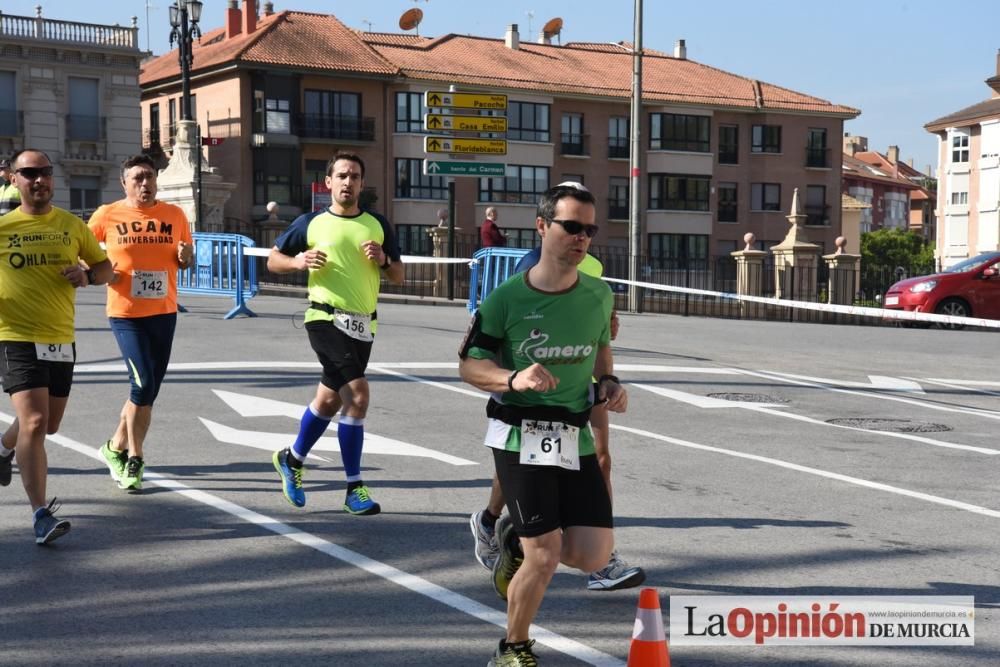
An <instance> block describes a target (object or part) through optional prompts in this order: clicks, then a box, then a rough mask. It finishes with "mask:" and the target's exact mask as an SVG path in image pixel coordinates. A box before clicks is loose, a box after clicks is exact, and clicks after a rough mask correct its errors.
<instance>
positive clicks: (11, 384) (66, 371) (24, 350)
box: [0, 341, 76, 398]
mask: <svg viewBox="0 0 1000 667" xmlns="http://www.w3.org/2000/svg"><path fill="white" fill-rule="evenodd" d="M73 358H74V359H76V343H73ZM73 366H74V363H73V362H72V361H43V360H40V359H39V358H38V354H37V353H36V352H35V344H34V343H24V342H21V341H0V382H2V383H3V390H4V391H5V392H7V393H8V394H16V393H17V392H19V391H26V390H28V389H38V388H39V387H47V388H48V390H49V396H53V397H55V398H66V397H67V396H69V390H70V387H72V386H73Z"/></svg>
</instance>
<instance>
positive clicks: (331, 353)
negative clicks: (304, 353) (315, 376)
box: [306, 320, 372, 391]
mask: <svg viewBox="0 0 1000 667" xmlns="http://www.w3.org/2000/svg"><path fill="white" fill-rule="evenodd" d="M306 332H307V333H308V334H309V344H310V345H312V349H313V351H314V352H315V353H316V356H317V357H318V358H319V362H320V363H321V364H322V365H323V377H322V378H320V381H321V382H322V383H323V385H324V386H327V387H329V388H330V389H333V390H334V391H340V388H341V387H343V386H344V385H345V384H347V383H348V382H350V381H351V380H357V379H358V378H363V377H364V376H365V369H366V368H368V358H369V357H371V354H372V344H371V343H366V342H365V341H361V340H355V339H354V338H351V337H350V336H348V335H347V334H345V333H344V332H342V331H341V330H340V329H338V328H337V327H336V326H334V324H333V322H328V321H326V320H315V321H313V322H307V323H306Z"/></svg>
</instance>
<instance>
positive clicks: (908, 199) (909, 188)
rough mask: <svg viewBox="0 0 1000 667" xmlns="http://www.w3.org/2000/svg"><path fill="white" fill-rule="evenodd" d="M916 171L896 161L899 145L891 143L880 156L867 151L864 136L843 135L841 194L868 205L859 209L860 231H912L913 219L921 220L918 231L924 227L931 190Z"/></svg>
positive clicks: (866, 142)
mask: <svg viewBox="0 0 1000 667" xmlns="http://www.w3.org/2000/svg"><path fill="white" fill-rule="evenodd" d="M918 174H919V172H917V171H916V170H915V169H913V168H912V167H910V166H909V165H906V164H905V163H902V162H900V161H899V147H897V146H890V147H889V152H888V155H882V154H881V153H878V152H876V151H870V150H868V139H867V138H866V137H858V136H845V137H844V157H843V193H844V194H846V195H850V196H851V197H853V198H854V199H857V200H858V201H860V202H863V203H865V204H868V205H869V208H866V209H863V210H862V212H861V228H860V232H861V233H862V234H864V233H865V232H873V231H876V230H879V229H900V230H912V229H914V226H913V220H914V219H915V218H917V219H919V220H920V223H921V227H920V230H922V229H923V228H924V227H923V224H924V221H925V220H924V214H925V211H926V209H927V208H929V207H928V206H927V205H926V202H927V200H928V197H929V196H930V192H929V191H928V190H927V189H925V188H924V187H923V185H922V182H921V179H920V178H919V177H918V176H917V175H918ZM914 209H915V210H916V213H915V212H914ZM918 231H919V230H918Z"/></svg>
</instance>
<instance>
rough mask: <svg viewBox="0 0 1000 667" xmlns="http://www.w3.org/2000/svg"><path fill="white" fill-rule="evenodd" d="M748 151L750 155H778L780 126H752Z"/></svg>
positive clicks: (779, 150) (779, 149)
mask: <svg viewBox="0 0 1000 667" xmlns="http://www.w3.org/2000/svg"><path fill="white" fill-rule="evenodd" d="M750 151H751V152H752V153H780V152H781V126H780V125H754V126H753V129H752V131H751V133H750Z"/></svg>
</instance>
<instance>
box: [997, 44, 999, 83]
mask: <svg viewBox="0 0 1000 667" xmlns="http://www.w3.org/2000/svg"><path fill="white" fill-rule="evenodd" d="M997 76H1000V49H997Z"/></svg>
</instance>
